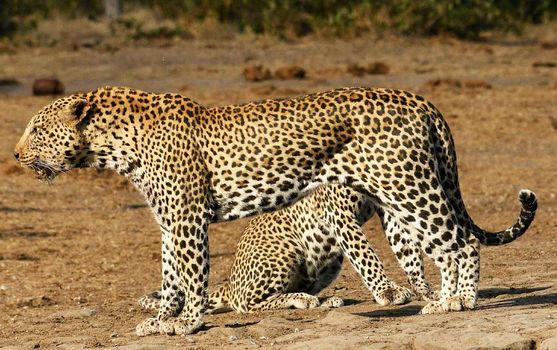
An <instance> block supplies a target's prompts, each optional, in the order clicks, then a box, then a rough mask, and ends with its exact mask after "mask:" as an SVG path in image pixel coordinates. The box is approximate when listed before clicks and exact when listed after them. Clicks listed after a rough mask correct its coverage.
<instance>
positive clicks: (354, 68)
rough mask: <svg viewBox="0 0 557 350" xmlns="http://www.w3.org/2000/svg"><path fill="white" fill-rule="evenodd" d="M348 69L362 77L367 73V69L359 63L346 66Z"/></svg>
mask: <svg viewBox="0 0 557 350" xmlns="http://www.w3.org/2000/svg"><path fill="white" fill-rule="evenodd" d="M346 71H347V72H348V73H350V74H352V75H354V76H357V77H361V76H363V75H364V74H366V71H367V69H366V68H365V67H362V66H360V65H359V64H357V63H352V64H350V65H348V67H346Z"/></svg>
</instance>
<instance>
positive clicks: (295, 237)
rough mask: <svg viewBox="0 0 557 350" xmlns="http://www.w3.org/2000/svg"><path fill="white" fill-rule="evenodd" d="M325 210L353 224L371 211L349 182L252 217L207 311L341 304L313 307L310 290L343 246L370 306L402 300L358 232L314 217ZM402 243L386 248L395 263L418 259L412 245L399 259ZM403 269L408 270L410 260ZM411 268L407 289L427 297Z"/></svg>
mask: <svg viewBox="0 0 557 350" xmlns="http://www.w3.org/2000/svg"><path fill="white" fill-rule="evenodd" d="M330 209H334V210H335V215H337V216H340V217H343V218H344V219H343V220H342V222H355V224H356V225H357V227H358V228H359V227H360V226H361V225H363V224H364V223H365V222H366V221H368V220H369V218H370V217H371V216H372V215H373V214H374V211H375V208H374V206H373V203H371V201H369V200H367V199H366V198H365V196H363V195H361V194H359V193H358V192H356V191H354V190H352V189H351V188H350V187H346V186H340V185H330V186H325V187H320V188H318V189H317V190H315V192H313V193H312V194H310V195H308V196H306V197H304V198H302V199H301V200H300V201H298V202H297V203H295V204H294V205H292V206H290V207H288V208H285V209H282V210H277V211H274V212H271V213H266V214H262V215H260V216H257V217H255V218H254V219H252V220H251V221H250V223H249V225H248V226H247V227H246V229H245V230H244V232H243V233H242V237H241V238H240V242H239V243H238V249H237V253H236V257H235V259H234V263H233V264H232V268H231V272H230V278H229V280H228V281H227V282H225V283H224V284H222V285H221V286H220V288H219V289H218V290H217V291H215V292H212V293H211V294H210V295H209V308H208V310H207V312H209V313H213V312H221V311H225V310H230V309H232V310H235V311H237V312H240V313H250V312H253V311H259V310H269V309H280V308H289V307H294V308H300V309H305V308H313V307H317V306H324V307H338V306H342V305H343V301H342V299H339V298H335V297H332V298H329V299H327V300H325V302H324V303H322V304H321V303H320V302H319V299H318V298H317V297H316V296H315V295H316V294H318V293H319V292H320V291H321V290H323V289H324V288H326V287H327V286H328V285H329V284H331V282H333V281H334V280H335V278H336V277H337V276H338V274H339V272H340V269H341V267H342V262H343V258H344V254H343V251H344V250H346V251H349V252H352V254H349V255H348V258H349V261H350V262H351V264H352V266H354V268H356V269H357V270H358V271H359V273H360V275H361V276H362V278H363V280H364V283H365V284H366V286H367V287H368V288H369V289H370V291H371V292H372V293H373V295H374V298H375V300H376V301H377V303H379V304H381V305H387V304H404V303H407V302H409V301H410V300H411V298H412V293H411V292H410V291H409V290H408V289H406V288H402V287H399V286H397V285H396V284H394V283H393V282H392V281H390V280H389V279H388V278H387V277H386V276H385V273H384V271H383V265H382V263H381V261H380V260H379V258H378V257H377V255H376V253H375V251H374V250H373V248H372V247H371V245H370V244H369V242H368V241H367V239H366V237H365V235H364V234H363V232H361V230H357V231H354V232H350V235H351V237H348V236H343V237H336V236H335V235H334V232H335V231H336V230H335V229H334V228H329V227H328V225H327V224H326V223H325V222H323V220H322V218H323V217H325V215H324V212H325V211H326V210H330ZM392 233H393V232H392V231H391V232H389V234H392ZM355 245H358V246H357V247H356V246H355ZM347 246H350V247H348V248H346V247H347ZM402 247H403V246H402V245H399V246H397V247H396V248H397V249H398V250H395V247H394V246H393V250H395V254H396V256H397V257H399V258H401V260H400V262H401V265H404V263H403V260H402V258H403V257H406V256H408V257H410V255H411V256H413V257H414V258H415V259H414V261H416V262H418V263H421V259H420V258H419V255H420V250H419V248H415V249H412V250H411V252H410V254H408V253H406V256H405V253H403V252H402V251H401V250H402V249H400V248H402ZM345 248H346V249H345ZM406 248H408V247H406ZM412 263H413V262H412ZM405 267H406V268H407V269H408V268H410V264H407V265H406V266H405ZM415 268H417V269H418V270H419V271H420V272H421V273H419V274H418V276H416V277H417V278H416V279H414V280H413V281H415V282H416V283H414V284H413V287H415V288H414V291H415V292H416V294H418V295H419V296H421V297H423V298H424V299H425V300H431V299H432V298H434V292H432V291H431V289H430V287H429V284H428V283H427V282H426V281H425V279H424V274H423V268H421V265H420V266H415ZM160 297H161V294H160V292H159V291H156V292H153V293H150V294H147V295H145V296H143V297H142V298H141V299H140V300H139V304H140V305H141V306H142V307H143V308H144V309H156V310H158V308H159V299H160ZM181 300H182V298H181ZM181 304H182V303H181ZM180 306H182V305H180ZM176 312H179V310H177V311H176Z"/></svg>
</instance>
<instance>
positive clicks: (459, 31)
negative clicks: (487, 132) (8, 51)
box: [0, 0, 557, 39]
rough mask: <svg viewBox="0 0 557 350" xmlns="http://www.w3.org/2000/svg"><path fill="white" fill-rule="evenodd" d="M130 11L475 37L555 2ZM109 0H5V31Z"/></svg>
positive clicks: (185, 5) (249, 2) (228, 3)
mask: <svg viewBox="0 0 557 350" xmlns="http://www.w3.org/2000/svg"><path fill="white" fill-rule="evenodd" d="M123 1H124V5H125V8H124V12H125V11H126V9H130V8H133V7H136V8H137V7H144V8H149V9H151V10H153V11H156V12H157V13H158V14H159V15H161V16H163V17H167V18H176V19H181V18H187V19H188V20H202V19H204V18H207V17H214V18H217V19H218V20H219V21H221V22H223V23H230V24H233V25H235V26H236V27H237V28H238V29H239V30H246V29H248V28H249V29H250V30H252V31H254V32H256V33H270V34H274V35H279V36H281V35H284V34H285V33H292V34H294V35H304V34H307V33H310V32H314V31H320V30H325V31H328V32H330V33H332V34H335V35H343V34H345V33H347V32H348V33H349V32H351V31H352V30H354V29H355V28H370V27H373V26H383V27H387V28H393V29H396V30H399V31H401V32H403V33H413V34H423V35H430V34H438V33H451V34H454V35H456V36H458V37H460V38H467V39H475V38H478V36H479V34H480V33H481V32H482V31H485V30H492V29H498V30H503V31H509V30H514V31H516V30H519V29H520V28H521V26H522V25H523V24H524V23H542V22H545V21H549V20H552V19H555V17H556V16H557V1H555V0H499V1H496V0H421V1H415V0H390V1H389V0H362V1H355V0H282V1H281V0H166V1H165V0H123ZM102 13H103V1H102V0H59V1H56V0H42V1H41V0H0V36H2V35H4V36H5V35H10V34H13V33H14V32H16V31H20V30H25V29H29V28H32V27H33V25H34V23H36V21H38V20H40V19H41V18H45V17H49V16H53V15H64V16H68V17H78V16H84V17H89V18H93V19H94V18H97V17H99V16H100V15H102Z"/></svg>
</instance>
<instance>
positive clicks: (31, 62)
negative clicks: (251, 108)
mask: <svg viewBox="0 0 557 350" xmlns="http://www.w3.org/2000/svg"><path fill="white" fill-rule="evenodd" d="M555 33H557V31H551V30H538V31H534V32H533V34H532V33H530V34H529V35H527V36H526V37H523V38H520V39H513V38H507V37H503V38H498V39H493V40H490V41H487V42H483V43H466V42H460V41H456V40H453V39H443V38H432V39H423V38H401V37H397V36H391V35H377V34H369V35H366V36H364V37H361V38H356V39H351V40H342V39H326V40H325V39H315V38H308V39H300V40H298V41H293V42H280V41H278V40H273V39H269V38H263V39H257V40H254V39H253V38H249V37H242V36H238V37H232V38H220V39H218V38H216V39H211V38H209V39H195V40H190V41H182V42H176V43H163V44H156V43H155V44H140V45H131V44H128V45H124V46H122V47H121V48H119V49H117V50H116V49H114V48H107V47H103V46H102V45H99V46H94V47H88V46H89V45H83V46H79V45H77V46H76V45H70V44H68V46H67V47H65V46H61V47H55V48H20V49H16V50H10V51H8V52H5V53H2V54H0V78H2V79H4V78H15V79H17V80H18V81H19V82H20V83H21V84H20V85H16V86H13V87H10V88H2V90H1V91H2V93H3V94H2V95H0V125H1V128H0V347H3V346H13V347H16V348H41V349H43V348H57V349H58V348H59V349H81V348H95V347H122V348H123V349H150V348H153V349H158V348H174V347H175V348H183V347H189V348H201V349H210V348H216V347H219V348H234V347H238V348H257V347H263V348H267V347H271V346H273V347H274V348H292V349H304V348H322V349H326V348H363V347H367V348H371V349H381V348H384V349H405V348H412V347H413V348H415V349H418V348H419V347H420V346H421V345H419V344H418V340H419V338H420V337H422V338H423V336H424V335H426V337H429V338H431V339H434V338H435V337H436V336H438V333H436V331H439V332H446V333H449V334H451V335H452V334H460V333H459V332H464V331H465V332H472V333H474V332H477V333H479V334H480V335H481V334H483V333H486V334H487V333H489V334H499V333H501V334H503V333H504V334H511V333H512V334H514V335H518V336H523V337H526V338H527V339H528V340H531V341H533V342H535V344H536V346H537V347H538V348H539V347H540V344H541V342H542V341H544V340H545V339H548V338H551V337H555V336H557V307H556V306H555V305H556V304H557V285H556V277H557V271H556V265H557V244H556V243H557V238H556V234H557V218H556V214H557V196H556V195H557V181H556V180H557V176H556V175H557V68H555V66H554V64H555V63H557V48H555V47H557V45H553V46H552V45H551V44H547V42H548V40H549V42H550V43H551V42H553V43H555V42H557V34H555ZM373 62H384V63H385V64H386V65H387V66H388V67H389V72H388V74H381V75H370V74H363V75H361V76H356V75H354V74H351V73H349V72H348V71H347V67H348V66H350V65H351V64H354V63H358V64H360V65H362V66H367V65H368V64H369V63H373ZM258 63H259V64H263V65H264V66H265V67H268V68H270V69H271V71H274V70H275V69H278V68H280V67H283V66H290V65H297V66H300V67H303V68H304V69H305V70H306V77H305V79H301V80H277V79H272V80H266V81H261V82H249V81H246V80H245V79H244V77H243V75H242V71H243V70H244V68H246V67H248V66H252V65H254V64H258ZM44 76H47V77H48V76H57V77H59V78H60V79H61V80H62V81H63V82H64V84H65V86H66V91H67V92H73V91H78V90H90V89H94V88H96V87H98V86H101V85H126V86H133V87H137V88H142V89H146V90H150V91H175V92H182V93H183V94H185V95H188V96H189V97H191V98H194V99H196V100H197V101H198V102H200V103H204V104H207V105H217V104H228V103H237V102H244V101H249V100H253V99H262V98H267V97H279V96H289V95H297V94H303V93H307V92H315V91H321V90H326V89H329V88H335V87H342V86H377V87H395V88H402V89H408V90H410V91H413V92H417V93H420V94H422V95H423V96H425V97H426V98H428V99H429V100H431V101H432V102H433V103H434V104H435V105H436V106H437V107H438V108H439V109H440V110H441V111H442V112H443V113H444V115H445V117H446V119H447V120H448V122H449V124H450V126H451V128H452V131H453V134H454V138H455V141H456V146H457V153H458V156H459V167H460V179H461V185H462V191H463V196H464V200H465V202H466V205H467V207H468V208H469V211H470V213H471V215H472V217H473V218H474V220H475V221H476V223H477V224H479V225H480V226H482V227H484V228H486V229H491V230H496V229H502V228H504V227H506V226H508V225H509V224H511V223H512V222H513V221H514V220H515V218H516V216H517V214H518V211H519V205H518V201H517V197H516V196H517V193H518V191H519V190H520V189H521V188H529V189H531V190H533V191H535V192H536V193H537V194H538V196H539V211H538V215H537V217H536V219H535V221H534V224H533V226H532V227H531V228H530V230H529V231H528V232H527V233H526V234H525V235H524V236H523V237H521V238H520V239H519V240H518V241H516V242H513V243H512V244H509V245H507V246H504V247H490V248H483V249H482V253H481V257H482V266H481V268H482V271H481V285H480V299H479V306H478V308H477V310H474V311H468V312H460V313H451V314H446V315H428V316H421V315H419V310H420V307H421V306H423V305H424V303H423V302H412V303H410V304H408V305H405V306H396V307H382V306H378V305H377V304H374V303H373V302H371V301H370V298H371V296H370V294H369V293H368V292H367V290H366V289H365V287H364V285H363V284H362V283H361V281H360V279H359V277H358V275H357V274H356V273H355V272H354V271H353V270H352V268H351V267H350V266H348V265H346V266H345V267H344V269H343V272H342V274H341V276H340V277H339V278H338V280H337V281H336V283H335V284H334V285H333V286H331V287H330V288H328V289H326V290H325V291H324V293H323V295H326V296H330V295H336V296H339V297H342V298H344V299H346V300H347V301H348V305H347V306H345V307H342V308H340V309H338V310H335V311H326V310H319V309H318V310H284V311H276V312H262V313H258V314H252V315H247V316H246V315H238V314H235V313H225V314H219V315H212V316H206V318H205V321H206V326H205V327H204V329H203V330H201V331H200V332H199V333H197V334H194V335H191V336H186V337H180V336H174V337H168V336H162V335H161V336H151V337H146V338H138V337H136V336H135V334H134V328H135V326H136V325H137V324H138V323H140V322H141V321H142V320H143V319H145V318H146V317H148V316H149V313H147V312H143V311H141V310H140V309H139V308H138V306H137V305H136V299H137V298H138V297H140V296H141V295H142V294H144V293H146V292H149V291H151V290H153V289H155V288H157V286H158V284H159V281H160V276H159V271H160V246H159V245H160V236H159V233H158V229H157V226H156V224H155V221H154V220H153V218H152V216H151V214H150V212H149V210H148V208H146V206H145V205H144V201H143V199H142V197H141V196H140V195H139V194H138V193H137V192H136V191H135V190H134V189H133V188H132V187H131V186H130V185H128V184H127V182H126V181H125V179H123V178H120V177H118V176H116V175H113V174H110V173H106V172H105V173H101V172H97V171H94V170H80V171H75V172H73V173H70V174H68V175H64V176H62V177H60V178H59V179H57V180H56V181H55V183H54V184H53V185H51V186H48V185H45V184H42V183H39V182H38V181H36V180H35V178H34V177H33V176H32V174H29V173H27V172H24V171H22V170H21V169H19V168H18V166H17V165H16V163H15V161H14V160H13V158H12V152H13V147H14V145H15V144H16V142H17V140H18V138H19V136H20V134H21V133H22V131H23V130H24V127H25V125H26V123H27V121H28V120H29V118H30V117H31V116H32V115H33V113H34V112H36V111H37V110H38V109H39V108H40V107H42V106H43V105H45V104H47V103H49V102H50V101H52V99H53V98H52V97H32V96H30V86H31V83H32V81H33V79H34V78H39V77H44ZM247 222H248V221H247V220H239V221H235V222H230V223H222V224H215V225H212V226H211V227H210V246H211V286H215V285H217V284H219V283H221V282H222V281H224V280H225V279H226V276H227V272H228V268H229V266H230V264H231V262H232V259H233V255H234V251H235V244H236V242H237V241H238V238H239V236H240V234H241V232H242V229H243V228H244V227H245V225H246V224H247ZM365 231H366V233H367V234H368V236H369V239H370V241H371V242H372V244H373V245H374V246H375V247H376V248H377V250H378V252H379V254H380V256H381V257H382V259H383V262H384V264H385V267H386V269H387V272H388V275H389V276H391V277H392V278H393V279H394V280H396V281H397V282H399V283H401V284H405V285H406V280H405V277H404V275H403V273H402V270H401V269H400V268H399V267H398V266H397V264H396V262H395V260H394V257H393V254H392V253H391V251H390V248H389V246H388V244H387V242H386V239H385V238H384V237H383V233H382V231H381V230H380V228H379V226H378V223H377V221H376V220H375V219H373V220H371V221H370V222H369V223H368V224H366V226H365ZM427 275H428V278H429V280H430V281H431V282H432V283H433V284H435V285H437V286H438V285H439V274H438V272H437V271H436V268H434V267H433V266H432V265H431V264H430V263H428V265H427ZM474 334H475V333H474ZM501 337H507V335H502V336H501ZM465 338H467V339H468V338H469V337H468V336H465ZM422 340H423V339H422ZM529 344H530V345H529V346H530V347H531V348H532V347H533V346H534V345H532V344H533V343H532V342H531V343H529ZM422 345H423V344H422ZM426 348H427V347H426Z"/></svg>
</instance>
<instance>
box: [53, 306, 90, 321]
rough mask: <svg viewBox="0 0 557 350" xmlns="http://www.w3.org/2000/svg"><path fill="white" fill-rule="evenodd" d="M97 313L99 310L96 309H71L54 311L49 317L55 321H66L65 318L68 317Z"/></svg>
mask: <svg viewBox="0 0 557 350" xmlns="http://www.w3.org/2000/svg"><path fill="white" fill-rule="evenodd" d="M96 314H97V310H95V309H88V308H82V309H71V310H64V311H59V312H56V313H53V314H52V315H50V316H48V319H49V320H51V321H54V322H64V320H67V319H72V318H85V317H91V316H94V315H96Z"/></svg>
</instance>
